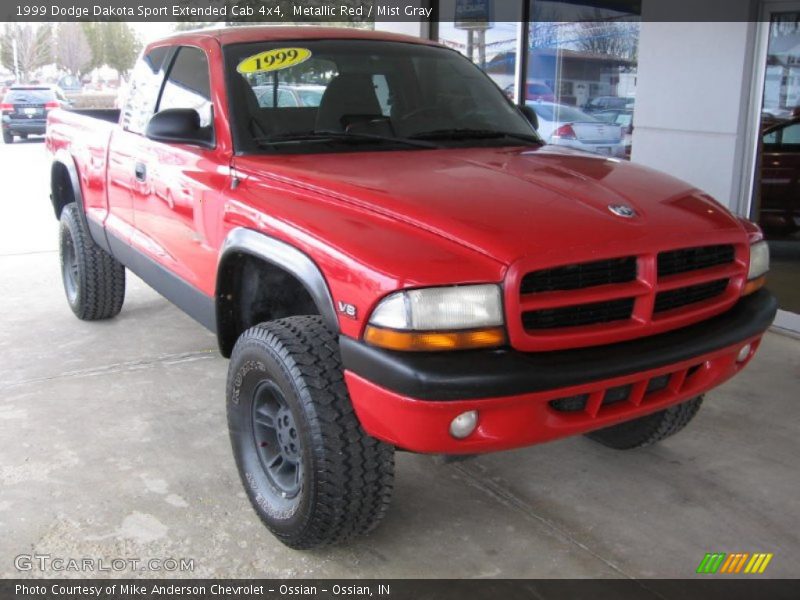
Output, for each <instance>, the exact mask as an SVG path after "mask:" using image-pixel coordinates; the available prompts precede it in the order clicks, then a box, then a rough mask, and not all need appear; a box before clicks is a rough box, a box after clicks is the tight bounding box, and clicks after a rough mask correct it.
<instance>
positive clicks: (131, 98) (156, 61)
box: [121, 46, 169, 134]
mask: <svg viewBox="0 0 800 600" xmlns="http://www.w3.org/2000/svg"><path fill="white" fill-rule="evenodd" d="M168 51H169V47H168V46H162V47H160V48H154V49H153V50H151V51H150V52H148V53H147V54H145V55H144V56H142V57H141V58H140V59H139V60H138V61H137V62H136V66H135V67H134V69H133V75H132V77H131V82H130V85H129V86H128V92H127V98H126V100H125V102H124V104H123V106H122V121H121V122H122V128H123V129H125V130H127V131H131V132H133V133H140V134H142V133H144V129H145V127H147V122H148V121H149V120H150V117H152V116H153V112H154V111H155V108H156V100H157V99H158V89H159V87H160V86H161V65H162V64H163V63H164V58H166V56H167V52H168Z"/></svg>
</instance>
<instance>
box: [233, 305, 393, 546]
mask: <svg viewBox="0 0 800 600" xmlns="http://www.w3.org/2000/svg"><path fill="white" fill-rule="evenodd" d="M226 392H227V414H228V428H229V431H230V438H231V445H232V447H233V454H234V457H235V459H236V465H237V467H238V470H239V475H240V477H241V480H242V484H243V485H244V487H245V490H246V491H247V496H248V498H249V499H250V502H251V504H252V505H253V508H254V509H255V511H256V513H257V514H258V516H259V517H260V518H261V520H262V521H263V523H264V524H265V525H266V526H267V527H268V528H269V529H270V531H272V533H273V534H274V535H275V536H276V537H277V538H278V539H279V540H280V541H281V542H283V543H284V544H286V545H287V546H289V547H292V548H297V549H308V548H314V547H319V546H325V545H331V544H336V543H340V542H344V541H346V540H348V539H350V538H352V537H355V536H358V535H361V534H365V533H368V532H369V531H371V530H372V529H374V528H375V526H376V525H377V524H378V523H379V522H380V520H381V519H382V518H383V516H384V514H385V513H386V510H387V508H388V506H389V502H390V500H391V496H392V489H393V486H394V448H393V447H392V446H389V445H386V444H384V443H383V442H381V441H379V440H377V439H375V438H372V437H370V436H368V435H367V434H366V433H365V432H364V430H363V429H362V428H361V425H360V423H359V421H358V419H357V417H356V415H355V413H354V411H353V406H352V404H351V402H350V398H349V395H348V393H347V387H346V385H345V382H344V377H343V369H342V364H341V359H340V354H339V344H338V341H337V337H336V336H335V335H334V334H333V333H332V332H331V331H330V330H329V329H328V328H327V327H326V326H325V324H324V323H323V321H322V319H321V318H320V317H318V316H300V317H289V318H285V319H279V320H275V321H270V322H267V323H262V324H260V325H256V326H254V327H252V328H250V329H248V330H247V331H245V332H244V333H243V334H242V335H241V336H240V337H239V339H238V341H237V342H236V345H235V347H234V349H233V353H232V355H231V360H230V364H229V367H228V381H227V390H226ZM281 406H282V408H280V407H281ZM276 407H278V408H276ZM270 415H271V416H270ZM281 415H284V416H281ZM284 419H285V420H284ZM287 421H290V422H291V424H290V425H291V428H290V429H288V430H287V429H286V427H287V426H286V425H285V423H286V422H287ZM265 423H266V425H265ZM269 423H272V425H271V426H270V425H269ZM276 423H278V424H277V425H276ZM280 428H283V430H282V431H283V433H282V434H279V433H278V432H279V431H280ZM293 432H295V433H296V436H295V435H294V433H293ZM265 440H266V441H265ZM294 442H296V443H297V449H296V452H295V446H294V445H293V444H294ZM287 443H288V444H289V445H291V448H289V447H287ZM278 454H280V459H278V458H277V455H278ZM265 463H269V464H270V467H269V468H268V466H267V465H266V464H265ZM275 465H278V466H277V467H276V466H275ZM270 469H271V470H270ZM293 469H294V470H293Z"/></svg>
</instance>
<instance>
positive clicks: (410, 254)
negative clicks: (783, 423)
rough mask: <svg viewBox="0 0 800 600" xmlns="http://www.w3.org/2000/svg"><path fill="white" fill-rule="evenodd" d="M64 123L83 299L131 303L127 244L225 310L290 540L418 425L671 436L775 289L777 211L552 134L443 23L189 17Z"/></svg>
mask: <svg viewBox="0 0 800 600" xmlns="http://www.w3.org/2000/svg"><path fill="white" fill-rule="evenodd" d="M303 89H305V90H309V89H311V90H314V91H316V92H318V93H316V94H307V97H308V100H307V101H304V102H303V103H302V104H298V103H297V102H286V101H284V100H283V97H284V94H283V93H284V92H286V91H287V90H295V91H297V92H298V93H299V91H301V90H303ZM46 135H47V138H46V144H47V148H48V150H49V152H50V153H51V156H52V164H51V170H50V180H51V193H52V195H51V200H52V204H53V208H54V210H55V215H56V217H57V218H58V219H60V227H61V229H60V232H61V233H60V256H61V266H62V276H63V284H64V289H65V291H66V297H67V301H68V303H69V306H70V307H71V309H72V311H73V312H74V313H75V315H76V316H77V317H78V318H80V319H84V320H97V319H108V318H111V317H114V316H115V315H117V314H118V313H119V312H120V310H121V308H122V304H123V299H124V295H125V273H126V270H130V271H131V272H133V273H135V274H136V275H138V276H139V277H140V278H142V279H143V280H144V281H146V282H147V283H148V284H150V285H151V286H152V287H153V288H155V289H156V290H157V291H158V292H160V293H161V294H162V295H163V296H165V297H166V298H167V299H169V300H170V301H172V302H173V303H174V304H176V305H177V306H178V307H180V308H181V309H182V310H184V311H185V312H186V313H188V314H189V315H190V316H191V317H193V318H194V319H196V320H197V321H199V323H201V324H202V325H204V326H205V327H207V328H208V329H210V330H211V331H213V332H215V334H216V337H217V339H218V344H219V349H220V352H221V353H222V355H223V356H225V357H228V358H230V361H229V370H228V379H227V391H226V394H227V399H226V402H227V418H228V428H229V432H230V440H231V444H232V449H233V456H234V457H235V460H236V464H237V467H238V470H239V473H240V475H241V480H242V484H243V486H244V488H245V489H246V491H247V495H248V497H249V499H250V501H251V503H252V505H253V508H254V509H255V511H256V512H257V514H258V515H259V517H260V518H261V520H262V521H263V522H264V523H265V525H266V526H267V527H269V529H270V530H271V531H272V532H273V533H274V534H275V535H276V536H277V538H278V539H280V540H281V541H282V542H283V543H285V544H287V545H289V546H291V547H295V548H310V547H314V546H319V545H323V544H331V543H336V542H342V541H344V540H347V539H349V538H352V537H353V536H355V535H358V534H363V533H366V532H368V531H370V530H371V529H373V528H374V527H375V526H376V524H377V523H378V522H379V521H380V519H381V517H382V516H383V515H384V513H385V512H386V509H387V506H388V504H389V501H390V497H391V494H392V487H393V475H394V452H395V451H396V450H404V451H411V452H418V453H432V454H444V455H449V456H454V455H474V454H480V453H484V452H490V451H498V450H505V449H510V448H517V447H522V446H527V445H532V444H538V443H541V442H545V441H548V440H554V439H557V438H562V437H564V436H569V435H576V434H586V435H588V436H589V437H590V438H592V439H594V440H596V441H597V442H599V443H601V444H605V445H606V446H610V447H613V448H618V449H630V448H638V447H642V446H647V445H649V444H653V443H656V442H658V441H660V440H663V439H664V438H667V437H668V436H671V435H673V434H675V433H676V432H678V431H679V430H680V429H682V428H683V427H684V426H685V425H686V424H687V423H688V422H689V421H690V420H691V419H692V418H693V417H694V415H695V414H696V413H697V411H698V409H699V408H700V405H701V402H702V401H703V394H705V393H706V392H707V391H709V390H710V389H712V388H714V387H715V386H718V385H719V384H720V383H722V382H723V381H725V380H727V379H729V378H730V377H732V376H733V375H735V374H736V373H737V372H738V371H740V370H741V369H742V368H743V367H744V366H745V365H746V364H747V363H748V361H750V360H751V358H752V356H753V353H754V352H755V351H756V349H757V348H758V345H759V342H760V340H761V337H762V334H763V333H764V331H765V330H766V329H767V328H768V327H769V325H770V323H771V322H772V320H773V318H774V316H775V313H776V302H775V299H774V297H773V296H772V295H771V294H770V293H769V292H768V291H767V290H766V289H764V288H763V286H764V281H765V276H766V273H767V271H768V269H769V251H768V248H767V245H766V243H765V242H764V241H763V239H762V233H761V231H760V230H759V229H758V227H757V226H755V225H753V224H752V223H750V222H748V221H746V220H744V219H742V218H739V217H737V216H734V215H733V214H731V213H730V212H728V210H726V209H725V208H724V207H723V206H722V205H721V204H719V203H718V202H716V201H715V200H714V199H713V198H711V197H709V196H708V195H707V194H706V193H704V192H703V191H701V190H699V189H696V188H694V187H693V186H691V185H688V184H686V183H684V182H681V181H679V180H677V179H674V178H672V177H670V176H668V175H665V174H662V173H659V172H656V171H654V170H651V169H648V168H644V167H642V166H637V165H634V164H629V163H626V162H624V161H621V160H619V159H617V158H614V157H611V156H603V155H598V154H588V153H583V152H580V151H576V150H574V149H570V148H564V147H559V146H551V145H546V144H544V143H543V142H542V140H541V138H540V137H539V136H538V135H537V133H536V116H535V114H532V112H531V111H530V110H526V108H525V107H517V106H515V105H514V104H513V103H512V102H511V101H510V100H509V99H508V98H507V97H506V95H505V94H504V93H503V91H502V90H501V89H499V88H498V87H497V86H496V85H495V84H494V83H493V82H492V81H491V80H490V79H489V78H488V77H487V76H486V75H485V74H484V73H483V72H481V71H480V69H478V68H477V67H476V66H474V65H473V64H472V63H471V62H470V61H469V60H467V59H466V58H464V57H463V56H461V55H460V54H459V53H457V52H455V51H453V50H451V49H448V48H445V47H442V46H440V45H438V44H436V43H433V42H429V41H425V40H420V39H416V38H410V37H404V36H399V35H393V34H388V33H379V32H370V31H363V30H351V29H333V28H291V27H284V28H269V27H242V28H239V27H237V28H230V29H219V30H205V31H198V32H187V33H180V34H176V35H174V36H172V37H168V38H166V39H162V40H160V41H157V42H154V43H151V44H150V45H148V46H147V47H146V48H145V49H144V51H143V52H142V55H141V57H140V59H139V61H138V63H137V64H136V66H135V68H134V70H133V73H132V77H131V81H130V84H129V89H128V92H127V94H126V97H125V99H124V102H122V104H121V109H120V110H119V111H112V110H95V111H78V110H75V111H70V110H64V109H57V110H53V111H51V112H50V113H49V114H48V121H47V134H46Z"/></svg>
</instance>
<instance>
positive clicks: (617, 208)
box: [608, 204, 636, 219]
mask: <svg viewBox="0 0 800 600" xmlns="http://www.w3.org/2000/svg"><path fill="white" fill-rule="evenodd" d="M608 210H610V211H611V212H612V213H614V214H615V215H617V216H618V217H625V218H626V219H630V218H633V217H635V216H636V211H635V210H633V209H632V208H631V207H630V206H628V205H627V204H609V205H608Z"/></svg>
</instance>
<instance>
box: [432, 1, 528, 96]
mask: <svg viewBox="0 0 800 600" xmlns="http://www.w3.org/2000/svg"><path fill="white" fill-rule="evenodd" d="M481 10H484V11H486V13H485V14H481V13H480V11H481ZM514 13H517V14H514ZM501 14H502V16H503V17H505V18H511V17H514V18H516V20H517V21H520V20H521V19H522V3H519V10H518V11H516V10H514V9H510V8H509V7H507V6H506V7H504V8H503V11H502V13H501ZM495 16H496V15H495V9H494V7H493V4H492V3H491V2H462V1H461V0H441V2H440V3H439V18H440V21H439V23H437V28H438V36H436V37H437V40H438V41H439V42H440V43H442V44H444V45H445V46H448V47H450V48H453V49H455V50H458V51H459V52H461V53H462V54H463V55H464V56H466V57H467V58H469V59H470V60H471V61H472V62H474V63H475V64H476V65H478V66H479V67H480V68H481V69H483V70H484V71H486V73H487V74H488V75H489V76H490V77H491V78H492V79H493V80H494V81H495V83H497V85H499V86H500V88H502V89H503V90H504V91H505V92H506V94H507V95H508V96H509V98H511V97H513V94H514V73H515V69H516V66H517V51H518V49H519V39H518V30H519V24H518V22H517V23H515V22H512V21H495V20H494V17H495Z"/></svg>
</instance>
